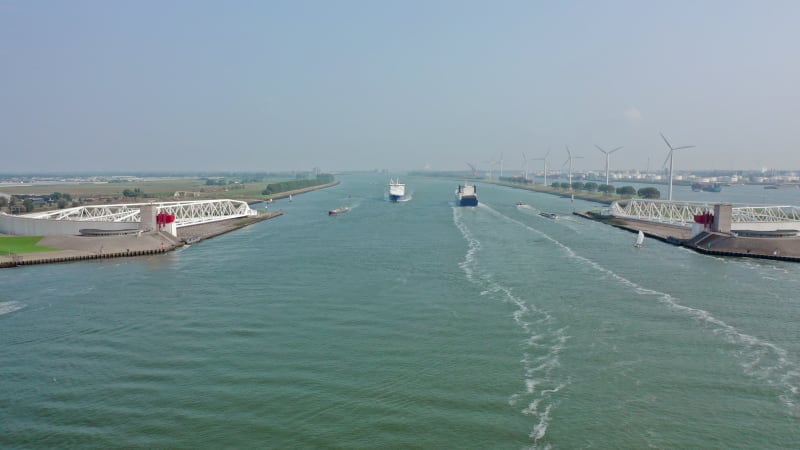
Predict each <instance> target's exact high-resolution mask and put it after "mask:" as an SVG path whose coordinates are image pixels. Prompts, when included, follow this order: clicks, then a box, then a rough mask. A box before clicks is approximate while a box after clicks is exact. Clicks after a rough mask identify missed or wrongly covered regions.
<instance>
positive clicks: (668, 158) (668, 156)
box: [658, 133, 694, 201]
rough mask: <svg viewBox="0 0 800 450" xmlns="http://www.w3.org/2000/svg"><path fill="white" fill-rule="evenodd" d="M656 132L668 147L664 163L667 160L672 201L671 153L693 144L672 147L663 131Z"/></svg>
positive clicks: (691, 146)
mask: <svg viewBox="0 0 800 450" xmlns="http://www.w3.org/2000/svg"><path fill="white" fill-rule="evenodd" d="M658 134H660V135H661V139H663V140H664V143H665V144H667V147H669V153H667V159H665V160H664V165H665V166H666V165H667V161H668V160H669V200H670V201H672V166H673V161H672V159H673V158H672V154H673V153H675V150H683V149H686V148H693V147H694V145H684V146H682V147H673V146H672V144H670V143H669V141H668V140H667V138H665V137H664V134H663V133H658Z"/></svg>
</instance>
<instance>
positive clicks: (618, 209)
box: [604, 199, 800, 231]
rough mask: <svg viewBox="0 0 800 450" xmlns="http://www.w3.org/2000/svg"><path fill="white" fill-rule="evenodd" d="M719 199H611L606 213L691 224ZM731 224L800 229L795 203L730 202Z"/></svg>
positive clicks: (733, 226)
mask: <svg viewBox="0 0 800 450" xmlns="http://www.w3.org/2000/svg"><path fill="white" fill-rule="evenodd" d="M718 205H720V203H719V202H679V201H669V200H643V199H629V200H618V201H615V202H613V203H612V204H611V205H610V206H609V207H608V209H607V210H604V214H605V215H609V216H614V217H619V218H624V219H635V220H644V221H649V222H657V223H663V224H669V225H678V226H685V227H691V226H692V224H694V223H695V216H701V215H703V214H707V213H713V212H714V208H715V206H718ZM730 209H731V216H730V227H731V230H732V231H737V230H760V231H777V230H800V208H798V207H797V206H746V205H730Z"/></svg>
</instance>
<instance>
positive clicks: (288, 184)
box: [261, 174, 334, 195]
mask: <svg viewBox="0 0 800 450" xmlns="http://www.w3.org/2000/svg"><path fill="white" fill-rule="evenodd" d="M333 181H334V178H333V175H331V174H319V175H317V176H316V178H304V179H298V180H291V181H279V182H277V183H270V184H268V185H267V187H266V189H264V191H263V192H261V194H262V195H272V194H279V193H281V192H286V191H294V190H297V189H304V188H308V187H313V186H320V185H323V184H328V183H332V182H333Z"/></svg>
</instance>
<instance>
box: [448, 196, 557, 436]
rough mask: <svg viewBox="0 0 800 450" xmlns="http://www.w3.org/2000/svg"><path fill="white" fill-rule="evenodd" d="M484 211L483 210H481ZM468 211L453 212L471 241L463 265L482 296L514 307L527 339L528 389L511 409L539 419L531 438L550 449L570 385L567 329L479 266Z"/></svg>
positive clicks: (524, 344)
mask: <svg viewBox="0 0 800 450" xmlns="http://www.w3.org/2000/svg"><path fill="white" fill-rule="evenodd" d="M479 208H482V206H479ZM463 211H464V209H463V208H453V221H454V223H455V225H456V227H457V228H458V229H459V231H461V234H462V236H463V237H464V239H465V240H466V241H467V245H468V248H467V253H466V255H465V257H464V260H463V261H462V262H461V263H460V264H459V266H460V268H461V269H462V270H463V271H464V274H465V275H466V278H467V280H468V281H469V282H470V283H472V284H474V285H476V286H477V287H478V288H479V289H481V295H482V296H486V297H488V298H490V299H492V300H496V301H500V302H502V303H506V304H510V305H513V307H514V308H515V310H514V312H513V313H512V318H513V321H514V323H515V324H516V326H517V327H518V328H519V329H520V330H521V331H522V332H523V335H524V336H525V338H524V340H523V342H521V347H522V348H523V354H522V358H521V360H520V363H521V364H522V368H523V371H524V387H523V389H522V390H520V391H519V392H517V393H515V394H513V395H511V396H510V398H509V400H508V404H509V406H512V407H519V406H521V409H520V412H522V414H525V415H527V416H531V417H533V418H535V419H536V424H535V425H534V426H533V428H532V429H531V432H530V434H529V436H530V438H531V439H532V440H533V443H534V448H548V447H549V445H547V443H546V441H545V435H546V432H547V427H548V424H549V423H550V420H551V417H552V416H551V413H552V411H553V409H554V408H555V407H556V405H557V404H558V401H557V399H558V397H557V396H558V393H559V392H560V391H561V390H562V389H563V388H564V387H566V386H567V384H569V383H568V381H564V380H563V379H562V378H563V377H559V373H558V369H559V367H560V364H559V355H560V354H561V352H562V351H563V350H564V348H565V346H566V343H567V341H568V339H569V336H568V335H567V334H566V328H565V327H559V326H558V323H557V321H556V320H555V319H554V318H553V317H552V316H551V315H550V314H549V313H548V312H547V311H544V310H542V309H539V308H537V307H536V305H534V304H532V303H531V302H529V301H526V299H524V298H522V297H520V296H519V295H517V294H515V293H514V291H513V290H512V289H511V288H510V287H508V286H504V285H503V284H501V283H500V282H498V281H497V280H496V279H495V278H494V277H493V276H492V274H491V273H489V272H488V271H486V270H483V269H482V268H481V266H480V265H479V264H478V254H479V253H480V252H481V249H482V247H481V242H480V240H479V239H478V238H476V237H475V235H474V234H473V233H472V232H471V231H470V229H469V227H468V226H467V225H466V223H465V222H464V220H463V218H464V213H463Z"/></svg>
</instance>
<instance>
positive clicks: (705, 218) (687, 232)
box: [576, 199, 800, 262]
mask: <svg viewBox="0 0 800 450" xmlns="http://www.w3.org/2000/svg"><path fill="white" fill-rule="evenodd" d="M576 214H577V215H580V216H582V217H586V218H589V219H593V220H599V221H602V222H605V223H608V224H610V225H613V226H616V227H618V228H623V229H626V230H628V231H631V232H635V233H638V232H639V231H640V230H641V231H642V232H643V233H644V234H645V235H647V236H649V237H651V238H655V239H659V240H661V241H664V242H668V243H671V244H674V245H679V246H683V247H686V248H689V249H692V250H695V251H697V252H700V253H704V254H711V255H717V256H738V257H751V258H764V259H776V260H784V261H795V262H800V208H798V207H795V206H743V205H737V206H734V205H732V204H726V203H702V202H670V201H663V200H640V199H631V200H620V201H616V202H613V203H612V204H611V205H610V206H609V207H608V208H605V209H603V210H602V212H600V213H592V212H581V213H576Z"/></svg>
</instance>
